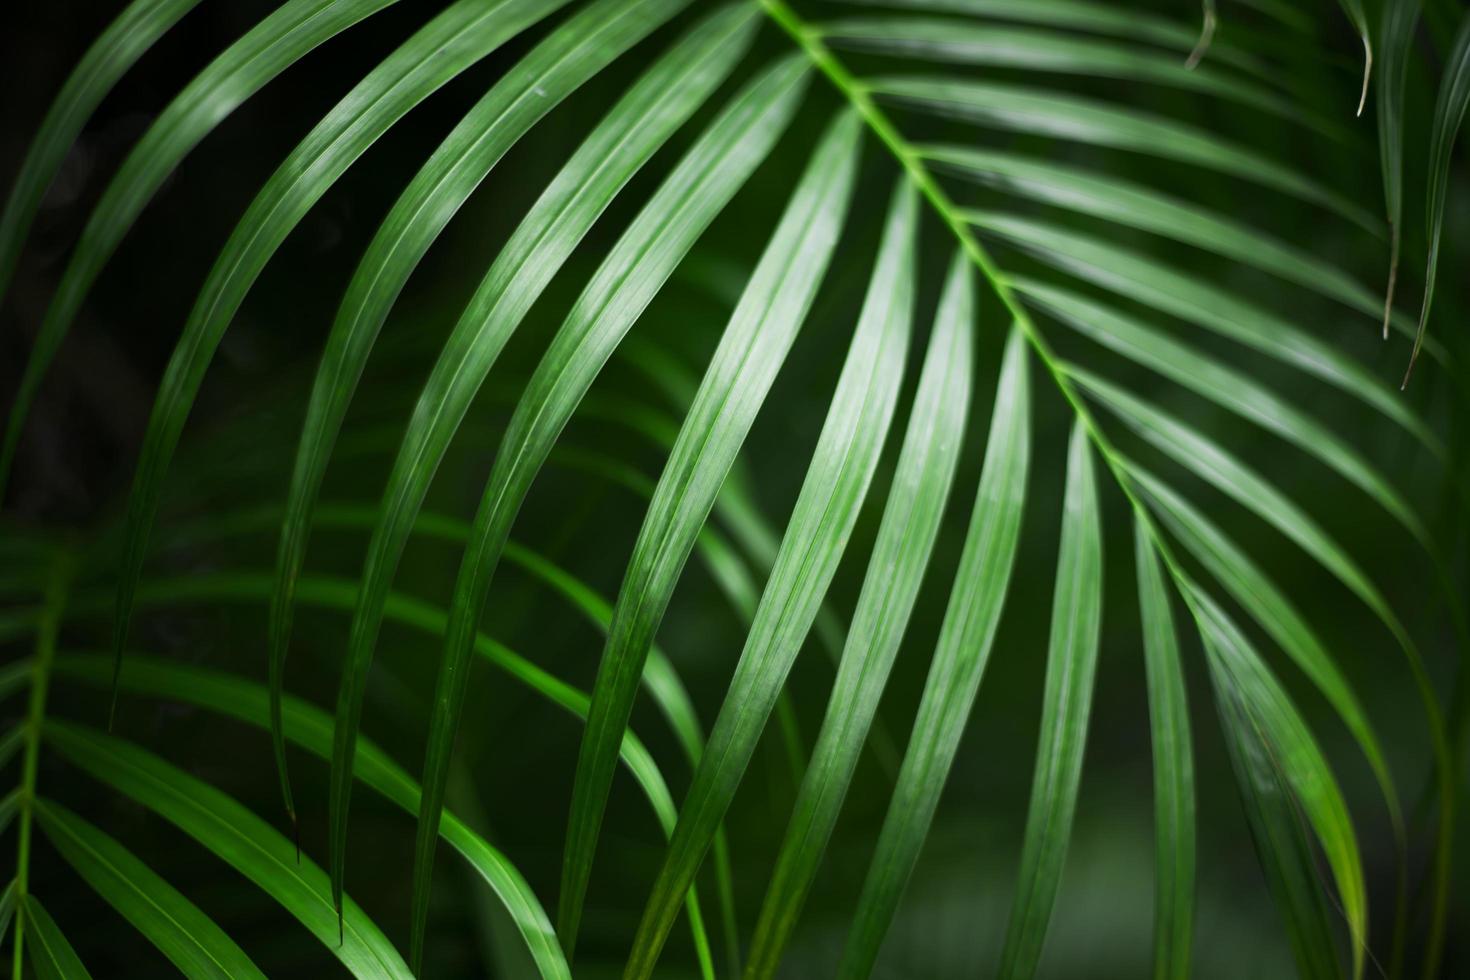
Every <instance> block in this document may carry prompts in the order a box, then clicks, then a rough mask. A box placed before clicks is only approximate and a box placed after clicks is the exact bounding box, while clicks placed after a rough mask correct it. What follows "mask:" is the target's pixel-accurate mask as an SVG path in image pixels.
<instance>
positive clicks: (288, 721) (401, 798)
mask: <svg viewBox="0 0 1470 980" xmlns="http://www.w3.org/2000/svg"><path fill="white" fill-rule="evenodd" d="M56 673H57V676H59V677H63V678H68V679H71V680H76V681H81V682H84V683H88V684H91V685H94V686H99V687H100V686H104V685H106V684H108V683H109V682H110V680H111V676H112V665H111V662H110V659H109V658H105V657H102V656H98V655H82V654H67V655H65V656H63V657H61V658H60V659H58V660H57V662H56ZM121 684H122V688H123V690H125V691H129V692H134V693H138V694H143V695H146V696H148V697H156V698H163V699H166V700H169V701H178V702H180V703H183V704H192V705H197V706H198V707H201V708H205V709H207V710H210V711H214V712H218V713H220V714H222V715H225V716H227V717H230V718H236V719H238V720H240V721H244V722H248V723H249V724H251V725H254V726H255V727H257V728H261V729H265V728H268V727H269V725H270V712H271V709H270V705H269V703H268V702H269V697H268V694H267V691H266V688H264V687H262V686H261V685H259V684H252V683H251V682H249V681H245V680H241V679H239V678H237V677H232V676H230V675H228V674H222V673H218V672H216V671H211V670H205V669H202V668H199V667H191V666H187V665H183V664H176V663H170V662H168V661H165V660H156V659H153V658H150V657H141V656H134V657H129V658H128V662H127V663H126V664H125V665H124V666H123V672H122V679H121ZM282 718H283V720H284V725H285V731H286V735H287V738H288V740H289V741H290V742H291V743H292V744H293V745H299V746H301V747H302V748H304V749H306V750H307V751H308V752H311V753H312V754H313V755H315V756H317V757H318V758H321V759H326V760H330V759H331V757H332V716H331V715H329V714H328V713H327V712H325V711H322V710H321V709H320V708H317V707H315V706H314V705H311V704H308V703H307V702H305V701H301V700H299V699H297V698H292V697H287V698H286V699H285V700H284V702H283V704H282ZM354 774H355V775H356V777H357V778H358V779H360V780H362V781H363V782H364V783H365V784H367V785H368V786H370V787H372V788H373V789H374V790H376V791H378V792H379V793H382V794H383V795H384V796H386V797H387V798H388V799H390V800H392V801H393V802H394V803H396V804H397V805H398V806H400V807H402V808H403V809H404V810H406V811H407V812H409V813H416V812H417V811H418V797H419V791H418V786H417V785H416V784H415V783H414V781H413V780H412V779H411V778H410V777H409V775H408V774H407V773H406V772H404V771H403V769H402V768H401V767H399V766H398V765H396V764H395V763H394V762H393V761H392V760H391V759H390V758H389V757H388V755H387V754H386V753H385V752H383V750H382V749H380V748H378V747H377V745H375V744H373V742H372V741H370V740H369V739H366V738H363V739H362V740H361V741H360V742H359V744H358V755H357V768H356V770H355V773H354ZM440 831H441V833H442V834H443V835H444V839H445V840H446V841H448V842H449V844H450V845H451V846H452V847H454V848H455V850H457V851H459V853H460V854H462V855H463V856H464V858H465V860H466V861H468V862H469V864H470V866H471V867H472V868H474V870H475V872H476V873H477V874H479V875H480V877H482V878H483V879H484V880H485V882H486V884H488V885H489V886H490V888H491V889H492V890H493V891H494V892H495V895H496V897H497V899H498V900H499V901H500V902H501V903H502V905H504V907H505V909H506V910H507V911H508V912H509V914H510V916H511V921H512V922H513V923H514V924H515V927H516V929H517V931H518V932H519V934H520V936H521V938H522V939H523V940H524V941H525V942H526V944H527V948H528V949H529V950H530V953H531V956H532V959H533V960H534V962H535V963H536V965H537V967H538V968H539V969H540V971H541V974H542V976H543V977H548V978H566V977H570V976H571V973H570V971H569V970H568V968H567V965H566V960H565V959H564V958H563V956H562V954H561V947H560V946H559V945H558V944H557V941H556V934H555V932H554V930H553V929H552V927H551V920H550V919H549V918H548V917H547V915H546V913H545V911H544V910H543V909H542V908H541V903H540V902H538V901H537V899H536V895H535V893H534V892H532V891H531V888H530V886H529V885H527V883H526V881H525V879H524V878H523V877H522V876H521V874H520V872H519V871H517V870H516V868H515V866H514V865H512V864H511V863H510V861H509V860H507V859H506V857H505V856H504V855H503V854H501V853H500V852H499V851H497V850H496V849H495V848H494V847H492V846H490V844H488V843H486V841H485V840H484V838H482V837H480V836H479V835H478V834H476V833H475V832H474V831H473V830H471V829H470V828H469V827H467V826H466V825H465V824H464V822H463V821H461V820H460V819H459V818H458V817H456V816H454V814H452V813H446V814H445V815H444V822H443V823H442V824H441V826H440Z"/></svg>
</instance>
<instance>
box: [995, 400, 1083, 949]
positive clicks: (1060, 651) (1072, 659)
mask: <svg viewBox="0 0 1470 980" xmlns="http://www.w3.org/2000/svg"><path fill="white" fill-rule="evenodd" d="M1100 523H1101V522H1100V519H1099V517H1098V513H1097V488H1096V486H1095V484H1094V481H1093V475H1092V456H1091V449H1090V447H1089V445H1088V438H1087V434H1086V431H1085V430H1084V429H1083V426H1082V423H1081V422H1078V423H1077V424H1076V425H1075V426H1074V427H1073V429H1072V439H1071V444H1070V449H1069V450H1068V453H1067V489H1066V496H1065V498H1064V502H1063V509H1062V543H1061V551H1060V555H1059V556H1058V558H1057V586H1056V598H1055V601H1054V603H1053V605H1052V621H1051V644H1050V647H1049V649H1048V650H1047V657H1046V693H1045V700H1044V701H1043V703H1042V710H1041V731H1042V737H1041V746H1040V748H1039V749H1038V751H1037V757H1036V777H1035V782H1034V784H1033V786H1032V789H1031V805H1030V807H1029V809H1028V811H1027V816H1026V835H1025V838H1024V841H1023V843H1022V845H1021V881H1020V885H1019V888H1018V889H1017V894H1016V899H1015V905H1014V906H1012V908H1011V922H1010V926H1009V928H1008V929H1007V930H1006V942H1005V947H1004V949H1003V950H1002V951H1001V959H1000V976H1002V977H1030V976H1033V975H1034V974H1035V973H1036V964H1037V963H1038V962H1039V961H1040V960H1041V944H1042V941H1043V940H1044V939H1045V936H1046V926H1047V922H1048V920H1049V919H1050V918H1051V910H1052V905H1053V904H1054V902H1055V901H1056V894H1057V888H1058V886H1059V885H1060V882H1061V877H1062V864H1063V862H1064V860H1065V858H1066V855H1067V842H1068V839H1069V838H1070V837H1071V832H1072V817H1073V814H1074V813H1075V812H1076V809H1077V787H1078V784H1079V783H1080V782H1081V779H1082V750H1083V746H1084V745H1086V742H1087V718H1088V715H1089V714H1090V713H1091V707H1092V680H1093V677H1094V676H1095V675H1096V672H1097V648H1098V634H1099V632H1100V631H1101V629H1102V532H1101V529H1100V526H1099V525H1100Z"/></svg>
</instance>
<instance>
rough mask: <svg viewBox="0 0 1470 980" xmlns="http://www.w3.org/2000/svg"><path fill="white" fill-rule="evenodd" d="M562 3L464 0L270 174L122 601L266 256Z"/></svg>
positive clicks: (170, 448)
mask: <svg viewBox="0 0 1470 980" xmlns="http://www.w3.org/2000/svg"><path fill="white" fill-rule="evenodd" d="M560 2H563V0H488V2H487V0H459V2H457V3H455V4H454V5H453V6H451V7H449V8H448V9H446V10H445V11H444V12H443V13H441V14H440V15H439V16H438V17H435V18H434V19H433V20H432V21H430V22H429V23H428V24H426V25H425V26H424V27H423V28H422V29H421V30H419V31H418V32H417V33H416V34H414V36H413V37H411V38H409V40H408V41H406V42H404V44H403V45H402V46H401V47H400V48H398V50H396V51H395V52H393V54H391V55H389V56H388V57H387V58H386V59H384V60H383V62H382V63H381V64H380V65H378V66H377V67H376V68H374V69H373V70H372V71H371V72H370V73H368V75H367V76H366V77H365V78H364V79H363V80H362V81H361V82H359V83H358V84H357V85H356V86H355V87H354V88H353V89H352V91H351V92H349V93H348V94H347V95H346V96H345V97H344V98H343V99H342V100H341V101H340V102H338V103H337V105H336V106H335V107H334V108H333V109H332V110H331V111H330V112H329V113H327V115H326V116H325V117H324V118H323V119H322V121H321V122H320V123H318V124H317V125H316V127H315V128H314V129H313V130H312V131H311V133H310V134H309V135H308V136H307V137H306V138H305V139H304V140H302V141H301V143H300V144H298V145H297V147H296V148H295V149H294V150H293V151H292V152H291V154H290V155H289V156H288V157H287V158H286V159H285V161H283V162H282V164H281V165H280V166H279V167H278V168H277V169H276V171H275V173H274V174H272V175H271V177H270V179H269V180H267V181H266V183H265V186H264V187H263V188H262V189H261V191H260V193H259V194H257V195H256V197H255V200H254V201H253V202H252V203H251V205H250V207H249V209H247V211H246V212H245V215H244V216H243V217H242V218H241V219H240V222H239V224H238V225H236V227H235V229H234V231H233V232H232V233H231V234H230V239H229V241H228V242H226V244H225V247H224V249H223V250H222V251H221V253H220V255H219V257H218V258H217V259H216V260H215V263H214V266H213V268H212V269H211V270H210V273H209V277H208V278H207V279H206V281H205V283H204V286H203V288H202V289H201V290H200V293H199V297H198V299H196V300H195V303H194V307H193V309H192V310H191V311H190V313H189V317H188V319H187V320H186V321H185V323H184V329H183V332H182V334H181V335H180V337H179V341H178V344H177V345H176V347H175V348H174V352H173V354H172V356H171V357H170V358H169V365H168V368H167V370H166V371H165V372H164V376H163V382H162V384H161V386H160V388H159V392H158V396H157V398H156V400H155V402H154V405H153V411H152V414H151V415H150V417H149V422H148V431H147V433H146V435H145V436H144V440H143V447H142V449H141V450H140V451H139V454H138V465H137V472H136V474H135V476H134V482H133V493H132V497H131V499H130V500H129V502H128V516H127V523H126V529H125V532H124V535H125V536H124V545H123V560H122V568H121V571H120V576H119V578H120V585H119V594H120V600H121V601H126V598H125V597H127V596H130V595H131V593H132V590H133V588H134V584H135V583H136V582H137V579H138V576H139V575H141V574H142V571H143V561H144V559H145V557H146V545H147V537H148V534H149V533H150V530H151V527H152V524H153V519H154V516H155V513H156V512H157V508H158V501H159V496H160V494H161V493H162V489H163V481H164V475H165V471H166V470H167V469H168V466H169V462H170V460H171V459H172V457H173V453H174V450H175V448H176V447H177V445H178V441H179V437H180V434H181V433H182V432H183V428H184V424H185V421H186V419H187V418H188V414H189V411H190V409H191V408H192V406H193V403H194V399H195V397H196V396H197V395H198V392H199V388H200V386H201V385H202V384H203V382H204V377H205V373H206V371H207V370H208V368H209V364H210V361H211V360H212V359H213V357H214V352H215V349H216V348H217V347H218V346H219V343H220V341H221V339H222V338H223V337H224V334H225V331H226V330H227V329H228V328H229V325H230V322H231V320H232V319H233V317H234V315H235V313H236V311H238V310H239V308H240V304H241V303H242V302H243V301H244V299H245V295H246V293H247V292H248V291H249V290H250V288H251V286H252V285H253V284H254V283H255V280H256V279H257V278H258V277H259V275H260V273H261V270H262V269H264V267H265V265H266V263H267V262H268V261H269V260H270V258H271V257H272V256H273V255H274V254H275V252H276V250H277V249H278V248H279V247H280V245H281V243H282V242H283V241H284V240H285V239H286V237H287V235H289V234H290V233H291V231H292V229H294V228H295V227H296V226H297V224H299V223H300V221H301V219H302V218H303V217H304V216H305V215H306V213H307V212H308V211H309V210H310V209H311V207H312V205H314V204H315V203H316V202H317V201H318V200H320V198H321V197H322V195H323V194H325V193H326V192H327V191H328V190H329V189H330V188H331V187H332V185H333V184H334V183H335V182H336V181H337V179H338V178H340V177H341V176H342V174H343V173H345V172H346V170H347V169H348V168H349V167H350V166H352V164H353V163H354V162H356V160H357V159H358V157H360V156H361V155H362V154H363V153H364V152H366V151H367V149H368V148H369V147H370V146H371V145H372V144H373V143H374V142H376V141H377V140H378V138H379V137H381V136H382V135H383V134H384V133H385V132H387V130H388V129H390V128H391V127H392V126H393V125H394V124H395V123H396V122H397V121H398V120H399V119H401V118H402V117H403V115H404V114H405V113H407V112H408V111H409V110H411V109H413V108H414V107H415V106H416V105H417V104H418V103H420V102H422V101H423V100H424V99H426V98H428V97H429V96H430V95H432V94H433V93H434V92H435V91H437V90H438V89H439V88H441V87H442V86H443V85H445V84H446V83H448V82H449V81H450V80H452V79H453V78H455V77H456V76H457V75H459V74H460V73H462V72H463V71H464V70H465V69H467V68H469V67H470V66H471V65H473V64H474V63H475V62H477V61H479V60H480V59H481V58H483V57H485V56H486V55H487V54H488V53H489V52H491V51H493V50H494V49H495V48H497V47H499V46H500V45H501V44H502V43H504V42H505V41H506V40H507V39H509V38H511V37H513V36H515V35H516V34H517V33H519V32H520V31H521V30H523V29H524V28H525V27H527V26H528V25H530V24H532V23H534V22H535V21H536V20H538V19H540V18H541V17H543V16H545V15H546V14H548V13H550V12H551V11H552V10H554V9H555V8H556V7H557V6H559V4H560ZM119 616H120V618H121V619H123V620H126V619H127V616H128V611H127V610H126V609H123V610H120V613H119ZM273 652H278V653H284V649H283V648H282V649H280V650H274V651H273ZM271 669H272V670H273V671H274V675H273V676H276V677H277V678H278V677H279V673H280V664H279V662H278V660H277V659H276V658H274V657H273V658H272V661H271ZM275 682H276V683H278V680H277V681H275ZM276 768H277V769H278V771H279V773H280V779H281V794H282V798H283V801H284V803H285V806H286V812H287V813H288V814H289V815H291V818H292V821H293V822H294V821H295V805H294V803H293V802H292V799H291V787H290V782H289V779H288V777H287V771H286V760H285V753H284V747H283V746H282V745H281V743H280V742H279V741H277V743H276Z"/></svg>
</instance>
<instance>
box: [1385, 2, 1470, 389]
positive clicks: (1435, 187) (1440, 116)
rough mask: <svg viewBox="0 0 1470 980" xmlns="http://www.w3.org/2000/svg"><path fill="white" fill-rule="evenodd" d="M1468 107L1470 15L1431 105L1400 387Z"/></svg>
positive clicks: (1431, 278) (1424, 322)
mask: <svg viewBox="0 0 1470 980" xmlns="http://www.w3.org/2000/svg"><path fill="white" fill-rule="evenodd" d="M1467 107H1470V14H1467V15H1466V16H1465V17H1464V18H1463V19H1462V20H1461V21H1460V31H1459V33H1458V34H1456V35H1455V45H1454V48H1453V49H1452V50H1451V51H1450V53H1449V57H1448V59H1447V60H1446V62H1445V74H1444V79H1443V80H1442V81H1441V82H1440V86H1439V98H1438V100H1437V101H1436V102H1435V104H1434V132H1433V134H1432V136H1431V137H1430V142H1429V193H1428V196H1427V199H1426V204H1425V207H1426V209H1427V215H1428V216H1427V218H1426V219H1425V220H1426V222H1427V224H1428V227H1429V261H1428V265H1427V267H1426V268H1425V270H1424V300H1423V302H1422V303H1420V306H1419V330H1418V332H1417V333H1416V334H1415V335H1414V350H1413V352H1412V353H1411V354H1410V355H1409V366H1408V367H1407V368H1406V369H1405V370H1404V381H1403V385H1402V386H1401V387H1407V386H1408V384H1409V375H1410V374H1411V373H1413V370H1414V362H1415V360H1417V359H1418V357H1419V348H1420V347H1421V346H1422V345H1423V343H1424V332H1425V330H1426V328H1427V327H1428V325H1429V308H1430V305H1431V304H1432V303H1433V302H1434V284H1435V281H1436V279H1437V278H1438V275H1439V243H1440V237H1441V235H1442V234H1443V232H1444V207H1445V198H1446V197H1447V196H1448V193H1449V180H1450V154H1451V152H1452V151H1453V150H1454V148H1455V137H1456V136H1458V135H1459V132H1460V124H1461V123H1462V122H1463V121H1464V119H1465V109H1466V108H1467Z"/></svg>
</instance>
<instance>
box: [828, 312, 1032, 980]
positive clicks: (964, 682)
mask: <svg viewBox="0 0 1470 980" xmlns="http://www.w3.org/2000/svg"><path fill="white" fill-rule="evenodd" d="M1026 371H1027V366H1026V345H1025V340H1024V338H1023V336H1022V334H1021V331H1020V330H1019V329H1012V331H1011V335H1010V339H1009V340H1008V341H1007V342H1006V352H1005V358H1004V360H1003V361H1002V364H1001V376H1000V383H999V386H998V387H997V390H996V396H995V408H994V410H993V412H992V413H991V423H990V439H989V442H988V443H987V445H986V448H985V468H984V470H983V471H982V473H981V476H980V487H979V489H978V490H977V491H976V494H975V504H974V510H973V513H972V515H971V517H970V529H969V531H968V532H967V533H966V535H965V550H964V553H963V554H962V555H961V557H960V566H959V571H958V572H957V573H956V575H955V586H954V588H953V590H952V591H951V592H950V600H949V607H948V608H947V609H946V611H945V614H944V624H943V625H942V626H941V627H940V632H939V644H938V646H937V647H936V649H935V651H934V662H933V664H932V665H931V666H930V668H929V678H928V680H927V681H926V682H925V684H924V695H923V699H922V700H921V701H920V703H919V709H918V712H917V714H916V715H915V718H914V729H913V733H912V734H911V735H910V736H909V747H908V750H907V751H906V752H905V753H904V758H903V767H902V768H901V769H900V770H899V774H898V785H897V786H895V787H894V790H893V799H892V801H891V802H890V803H889V806H888V815H887V817H886V818H885V820H884V822H883V830H882V832H881V833H880V835H879V837H878V846H877V851H876V853H875V854H874V856H873V860H872V862H871V864H870V865H869V870H868V875H867V880H866V881H865V882H864V883H863V891H862V896H861V898H859V899H858V909H857V913H856V915H855V916H854V918H853V924H852V928H851V930H850V932H849V933H848V937H847V946H846V949H845V950H844V952H843V954H842V965H841V967H840V969H839V971H838V975H839V976H841V977H844V978H847V977H865V976H867V975H868V974H869V972H871V970H872V967H873V962H874V961H875V960H876V959H877V957H878V948H879V946H880V945H881V944H882V942H883V936H884V934H885V933H886V932H887V931H888V926H889V924H890V923H891V922H892V920H893V914H894V912H895V910H896V909H897V907H898V901H899V898H900V897H901V896H902V894H903V889H904V886H905V885H906V884H908V879H909V876H910V874H912V873H913V868H914V864H915V863H916V862H917V861H918V858H919V850H920V848H921V847H922V846H923V843H924V838H925V836H926V835H927V834H928V832H929V824H930V821H931V820H932V819H933V816H934V810H935V808H936V807H937V806H938V805H939V793H940V791H941V789H943V786H944V781H945V777H946V776H947V775H948V774H949V768H950V765H951V763H952V762H953V761H954V755H955V752H956V751H957V749H958V748H959V741H960V735H961V734H962V733H963V731H964V728H965V722H966V720H967V719H968V718H969V714H970V708H971V706H972V705H973V704H974V702H975V693H976V692H977V691H978V690H979V688H980V680H981V678H982V677H983V676H984V673H985V666H986V664H987V662H988V661H989V658H990V645H991V642H992V641H993V640H994V639H995V630H996V627H997V625H998V624H999V622H1000V613H1001V607H1002V606H1003V604H1004V602H1005V596H1006V587H1007V585H1008V584H1009V582H1010V576H1011V569H1012V567H1013V566H1014V563H1015V556H1016V543H1017V539H1018V538H1019V536H1020V531H1021V512H1022V507H1023V503H1024V501H1025V496H1026V475H1027V470H1028V467H1029V464H1030V436H1031V432H1030V393H1029V384H1028V381H1027V377H1026Z"/></svg>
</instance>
